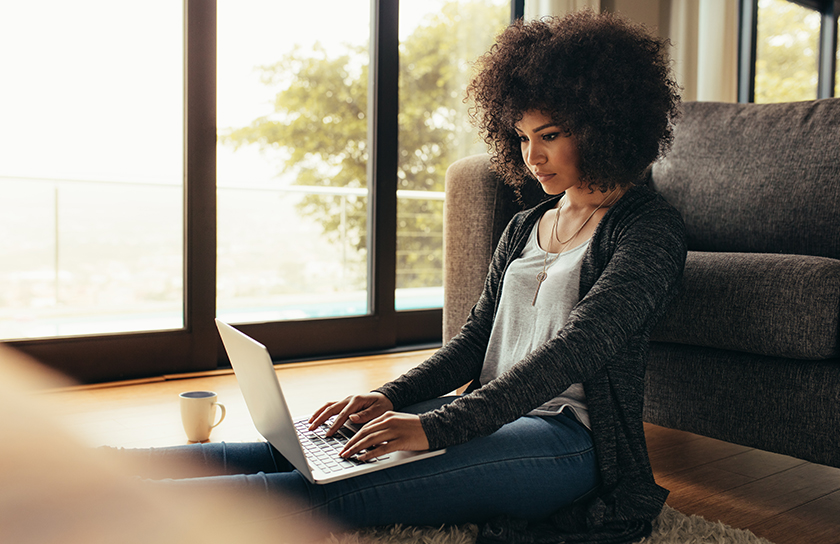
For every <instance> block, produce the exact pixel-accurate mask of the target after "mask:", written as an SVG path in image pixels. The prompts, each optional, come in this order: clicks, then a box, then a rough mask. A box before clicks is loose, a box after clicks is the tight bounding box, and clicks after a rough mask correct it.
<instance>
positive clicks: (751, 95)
mask: <svg viewBox="0 0 840 544" xmlns="http://www.w3.org/2000/svg"><path fill="white" fill-rule="evenodd" d="M837 28H838V27H837V11H836V7H835V2H834V0H796V1H793V0H742V2H741V47H740V57H741V58H740V62H739V70H740V76H739V100H740V101H741V102H789V101H798V100H813V99H815V98H828V97H830V96H836V94H837V59H838V51H837Z"/></svg>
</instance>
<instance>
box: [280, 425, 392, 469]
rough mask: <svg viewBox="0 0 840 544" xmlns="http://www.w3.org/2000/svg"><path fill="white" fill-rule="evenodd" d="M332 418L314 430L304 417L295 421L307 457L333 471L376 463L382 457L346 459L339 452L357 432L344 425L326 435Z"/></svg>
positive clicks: (312, 462)
mask: <svg viewBox="0 0 840 544" xmlns="http://www.w3.org/2000/svg"><path fill="white" fill-rule="evenodd" d="M332 421H333V420H332V419H331V420H329V421H327V422H326V423H324V424H323V425H321V426H320V427H319V428H317V429H315V430H314V431H310V430H309V423H308V422H307V420H305V419H303V420H300V421H296V422H295V430H296V431H297V433H298V436H299V437H300V444H301V445H302V446H303V449H304V452H305V453H306V459H307V460H308V461H309V463H310V464H311V465H313V466H315V467H318V468H319V469H321V470H322V471H323V472H326V473H333V472H338V471H341V470H347V469H348V468H353V467H355V466H358V465H364V464H366V463H374V462H376V461H378V460H379V459H382V458H377V459H371V460H370V461H359V460H358V459H355V458H352V457H351V458H350V459H344V458H342V457H340V456H339V455H338V454H339V453H340V452H341V450H343V449H344V445H345V444H347V441H348V440H350V438H352V436H353V435H354V434H355V432H354V431H352V430H351V429H349V428H348V427H346V426H345V427H342V428H341V429H339V430H338V431H336V433H335V434H334V435H333V436H330V437H328V436H327V435H326V433H327V429H329V426H330V425H331V424H332Z"/></svg>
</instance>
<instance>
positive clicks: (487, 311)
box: [376, 213, 524, 409]
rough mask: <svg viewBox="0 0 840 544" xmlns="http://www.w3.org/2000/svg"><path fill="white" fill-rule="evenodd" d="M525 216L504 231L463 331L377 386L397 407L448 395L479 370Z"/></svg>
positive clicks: (471, 378)
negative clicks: (479, 294) (509, 262)
mask: <svg viewBox="0 0 840 544" xmlns="http://www.w3.org/2000/svg"><path fill="white" fill-rule="evenodd" d="M523 219H524V213H520V214H517V215H516V216H515V217H514V218H513V219H512V220H511V222H510V223H508V225H507V227H506V228H505V230H504V232H503V233H502V236H501V238H500V240H499V243H498V245H497V246H496V250H495V251H494V254H493V258H492V260H491V262H490V267H489V270H488V273H487V277H486V279H485V281H484V288H483V289H482V292H481V296H480V297H479V299H478V302H477V303H476V305H475V306H474V307H473V308H472V310H471V311H470V315H469V317H468V318H467V322H466V324H465V325H464V326H463V327H462V328H461V331H460V332H459V333H458V334H457V335H456V336H455V337H454V338H453V339H452V340H450V341H449V342H447V343H446V345H445V346H443V347H442V348H441V349H440V350H438V351H437V352H436V353H435V354H434V355H432V356H431V357H430V358H429V359H427V360H426V361H425V362H423V363H421V364H420V365H418V366H417V367H415V368H413V369H411V370H409V371H408V372H406V373H405V374H403V375H402V376H400V377H399V378H397V379H396V380H394V381H392V382H389V383H387V384H385V385H383V386H382V387H380V388H378V389H376V391H377V392H380V393H382V394H384V395H385V396H386V397H388V399H390V400H391V402H392V403H393V404H394V406H395V407H396V408H397V409H399V408H402V407H404V406H409V405H411V404H415V403H417V402H420V401H424V400H428V399H431V398H436V397H439V396H441V395H445V394H447V393H449V392H451V391H453V390H455V389H457V388H459V387H461V386H463V385H464V384H466V383H468V382H470V381H471V380H473V379H476V378H477V377H478V375H479V374H480V372H481V367H482V365H483V364H484V355H485V352H486V351H487V343H488V341H489V339H490V332H491V330H492V328H493V318H494V315H495V312H496V298H497V297H498V295H499V292H500V286H501V282H502V277H503V275H504V271H505V267H506V266H507V263H508V261H509V260H510V258H511V252H512V251H516V248H515V240H516V239H518V238H517V233H518V231H519V229H520V228H521V225H522V222H523Z"/></svg>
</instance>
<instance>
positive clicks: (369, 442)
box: [339, 411, 429, 461]
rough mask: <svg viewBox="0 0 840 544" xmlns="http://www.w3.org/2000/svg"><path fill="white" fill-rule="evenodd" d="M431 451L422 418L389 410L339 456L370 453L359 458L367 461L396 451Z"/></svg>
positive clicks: (360, 432) (364, 428) (357, 436)
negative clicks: (421, 421)
mask: <svg viewBox="0 0 840 544" xmlns="http://www.w3.org/2000/svg"><path fill="white" fill-rule="evenodd" d="M427 449H429V440H428V439H427V438H426V432H425V431H424V430H423V426H422V425H421V424H420V416H418V415H416V414H404V413H401V412H390V411H389V412H385V413H384V414H382V415H381V416H379V417H377V418H376V419H374V420H372V421H370V422H368V423H367V424H366V425H365V426H364V427H362V428H361V429H359V432H357V433H356V434H355V436H353V438H351V439H350V440H349V441H348V442H347V445H345V446H344V449H343V450H342V451H341V453H340V454H339V455H341V456H342V457H344V458H345V459H346V458H348V457H352V456H353V455H356V454H359V452H361V451H362V450H366V451H365V452H364V453H362V454H359V456H358V459H359V460H361V461H367V460H369V459H373V458H374V457H379V456H380V455H385V454H386V453H391V452H394V451H406V450H407V451H422V450H427Z"/></svg>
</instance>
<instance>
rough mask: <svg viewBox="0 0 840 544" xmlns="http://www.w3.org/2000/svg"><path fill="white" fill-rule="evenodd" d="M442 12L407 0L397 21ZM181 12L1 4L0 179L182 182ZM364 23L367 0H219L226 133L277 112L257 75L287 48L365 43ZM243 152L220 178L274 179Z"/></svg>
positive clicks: (151, 6)
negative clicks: (264, 115) (314, 44)
mask: <svg viewBox="0 0 840 544" xmlns="http://www.w3.org/2000/svg"><path fill="white" fill-rule="evenodd" d="M440 4H442V0H436V1H423V2H417V1H404V2H403V6H402V17H401V18H402V19H403V20H404V21H419V20H420V18H421V17H422V15H423V14H424V13H427V12H429V11H430V10H435V9H438V8H439V6H440ZM139 6H142V9H138V7H139ZM182 11H183V9H182V6H181V3H180V2H177V1H174V0H144V1H143V2H142V3H137V2H124V1H114V0H74V1H73V2H68V1H66V0H40V1H37V0H33V1H6V2H2V3H0V74H3V76H2V77H3V79H4V81H3V82H2V85H0V176H21V177H46V178H52V177H56V178H63V179H86V180H120V181H145V182H156V183H180V180H181V172H182V153H183V152H182V147H183V140H182V131H183V125H182V118H183V114H182V93H183V87H182V78H183V74H182V66H183V61H182V58H183V46H182V42H183V37H182V27H183V14H182ZM369 17H370V8H369V3H368V1H367V0H309V1H307V2H289V1H277V0H219V2H218V28H219V30H218V77H219V81H218V104H219V108H218V124H219V126H220V127H228V126H238V125H244V124H247V123H248V122H250V121H251V120H252V119H254V118H255V117H257V116H258V115H263V114H265V113H267V112H268V111H270V106H268V105H267V104H268V102H269V101H270V100H271V98H272V95H271V93H270V91H268V90H267V89H266V88H265V87H264V86H263V85H262V84H261V83H260V82H259V74H258V72H257V71H256V70H255V67H256V66H259V65H264V64H271V63H273V62H275V61H276V60H278V59H279V58H280V57H281V56H282V55H283V53H284V52H286V51H288V50H289V48H290V46H291V45H292V44H301V45H304V46H310V45H311V44H313V43H314V42H316V41H319V42H321V43H322V44H323V45H324V46H325V47H326V48H327V49H328V50H329V49H332V48H335V47H336V46H337V45H339V44H341V43H343V42H346V43H354V44H358V43H364V42H365V41H367V36H368V34H369V32H368V28H369V22H368V20H369ZM412 26H413V25H403V27H404V30H405V29H406V28H411V27H412ZM236 155H237V156H236V157H235V156H234V154H233V153H232V152H228V151H226V150H220V157H219V162H220V164H219V178H220V181H222V180H223V179H224V178H225V177H228V178H230V177H237V178H238V177H241V176H242V175H243V174H244V175H248V176H255V177H258V178H265V177H266V176H268V177H271V176H272V175H273V174H274V173H275V172H274V166H273V165H272V164H271V163H270V162H266V161H265V160H264V159H263V158H262V157H260V156H259V153H257V152H256V151H255V150H243V151H241V152H239V153H237V154H236Z"/></svg>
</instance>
